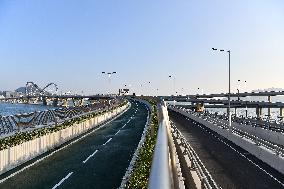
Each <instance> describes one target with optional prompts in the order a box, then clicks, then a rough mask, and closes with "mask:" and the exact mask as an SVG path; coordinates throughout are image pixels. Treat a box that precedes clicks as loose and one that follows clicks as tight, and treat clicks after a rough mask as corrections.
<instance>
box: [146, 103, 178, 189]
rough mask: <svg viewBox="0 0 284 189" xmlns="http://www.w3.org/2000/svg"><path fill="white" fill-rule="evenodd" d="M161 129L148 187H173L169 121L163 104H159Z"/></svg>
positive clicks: (166, 188)
mask: <svg viewBox="0 0 284 189" xmlns="http://www.w3.org/2000/svg"><path fill="white" fill-rule="evenodd" d="M157 111H158V118H159V129H158V136H157V142H156V146H155V151H154V156H153V162H152V167H151V174H150V178H149V184H148V189H170V188H173V187H172V186H173V181H172V175H171V171H170V170H171V168H170V167H169V165H170V164H169V162H170V157H169V147H168V143H169V141H168V134H167V122H166V120H165V118H166V117H165V116H164V112H163V105H159V106H157Z"/></svg>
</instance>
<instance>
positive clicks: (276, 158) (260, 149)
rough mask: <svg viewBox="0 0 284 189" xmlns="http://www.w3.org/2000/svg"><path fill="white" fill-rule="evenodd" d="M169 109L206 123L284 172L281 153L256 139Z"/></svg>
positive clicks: (210, 127) (283, 161)
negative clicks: (261, 144)
mask: <svg viewBox="0 0 284 189" xmlns="http://www.w3.org/2000/svg"><path fill="white" fill-rule="evenodd" d="M169 109H171V110H173V111H175V112H178V113H180V114H182V115H184V116H186V117H188V118H190V119H192V120H194V121H196V122H198V123H200V124H201V125H204V126H205V127H207V128H209V129H211V130H212V131H214V132H216V133H218V134H219V135H221V136H223V137H225V138H226V139H228V140H230V141H231V142H233V143H235V144H236V145H237V146H239V147H241V148H243V149H245V150H246V151H248V152H249V153H251V154H252V155H254V156H255V157H257V158H258V159H260V160H261V161H263V162H265V163H267V164H268V165H270V166H271V167H273V168H274V169H276V170H277V171H279V172H280V173H282V174H284V158H283V157H282V156H281V155H278V154H276V153H275V152H274V151H271V150H269V149H267V148H265V147H264V146H259V145H257V144H256V143H255V141H252V140H249V139H246V138H242V137H240V136H238V135H236V134H235V133H232V132H231V131H230V130H227V129H222V128H220V127H218V126H216V125H214V124H212V123H210V122H208V121H206V120H204V119H201V118H199V117H197V116H194V115H192V114H190V113H187V112H185V111H184V110H181V109H176V108H172V107H169Z"/></svg>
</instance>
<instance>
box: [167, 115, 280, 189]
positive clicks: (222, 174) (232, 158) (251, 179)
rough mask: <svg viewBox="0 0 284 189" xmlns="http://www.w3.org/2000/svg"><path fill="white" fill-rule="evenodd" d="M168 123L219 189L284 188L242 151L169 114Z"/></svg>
mask: <svg viewBox="0 0 284 189" xmlns="http://www.w3.org/2000/svg"><path fill="white" fill-rule="evenodd" d="M169 115H170V119H171V120H172V121H173V122H174V123H175V125H176V126H177V128H178V129H179V130H180V131H181V133H182V134H183V135H184V136H185V138H186V139H187V141H188V142H189V144H190V145H191V146H192V147H193V149H194V150H195V151H196V153H197V154H198V156H199V157H200V159H201V161H202V162H203V163H204V165H205V166H206V168H207V169H208V171H209V172H210V173H211V175H212V177H213V179H214V180H215V181H216V183H217V184H218V186H220V187H222V188H223V189H278V188H284V187H283V185H282V184H281V183H284V177H283V175H282V174H280V173H279V172H277V171H275V170H273V169H272V168H270V167H269V166H268V165H266V164H264V163H262V162H260V161H259V160H258V159H256V158H255V157H254V156H252V155H250V154H249V153H248V152H246V151H245V150H243V149H241V148H239V147H238V146H236V145H234V144H233V143H231V142H229V141H228V140H227V139H225V138H223V137H221V136H220V135H218V134H217V133H214V132H212V131H210V130H208V129H206V127H204V126H202V125H199V124H196V123H195V122H194V121H192V120H190V119H188V118H186V117H185V116H182V115H181V114H178V113H176V112H173V111H169Z"/></svg>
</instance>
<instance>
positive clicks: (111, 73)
mask: <svg viewBox="0 0 284 189" xmlns="http://www.w3.org/2000/svg"><path fill="white" fill-rule="evenodd" d="M102 74H104V75H107V76H108V83H109V94H110V85H111V76H112V75H113V74H116V72H108V73H107V72H102Z"/></svg>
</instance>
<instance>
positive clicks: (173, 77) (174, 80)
mask: <svg viewBox="0 0 284 189" xmlns="http://www.w3.org/2000/svg"><path fill="white" fill-rule="evenodd" d="M169 78H172V79H173V84H174V96H175V94H176V77H175V76H172V75H169Z"/></svg>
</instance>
